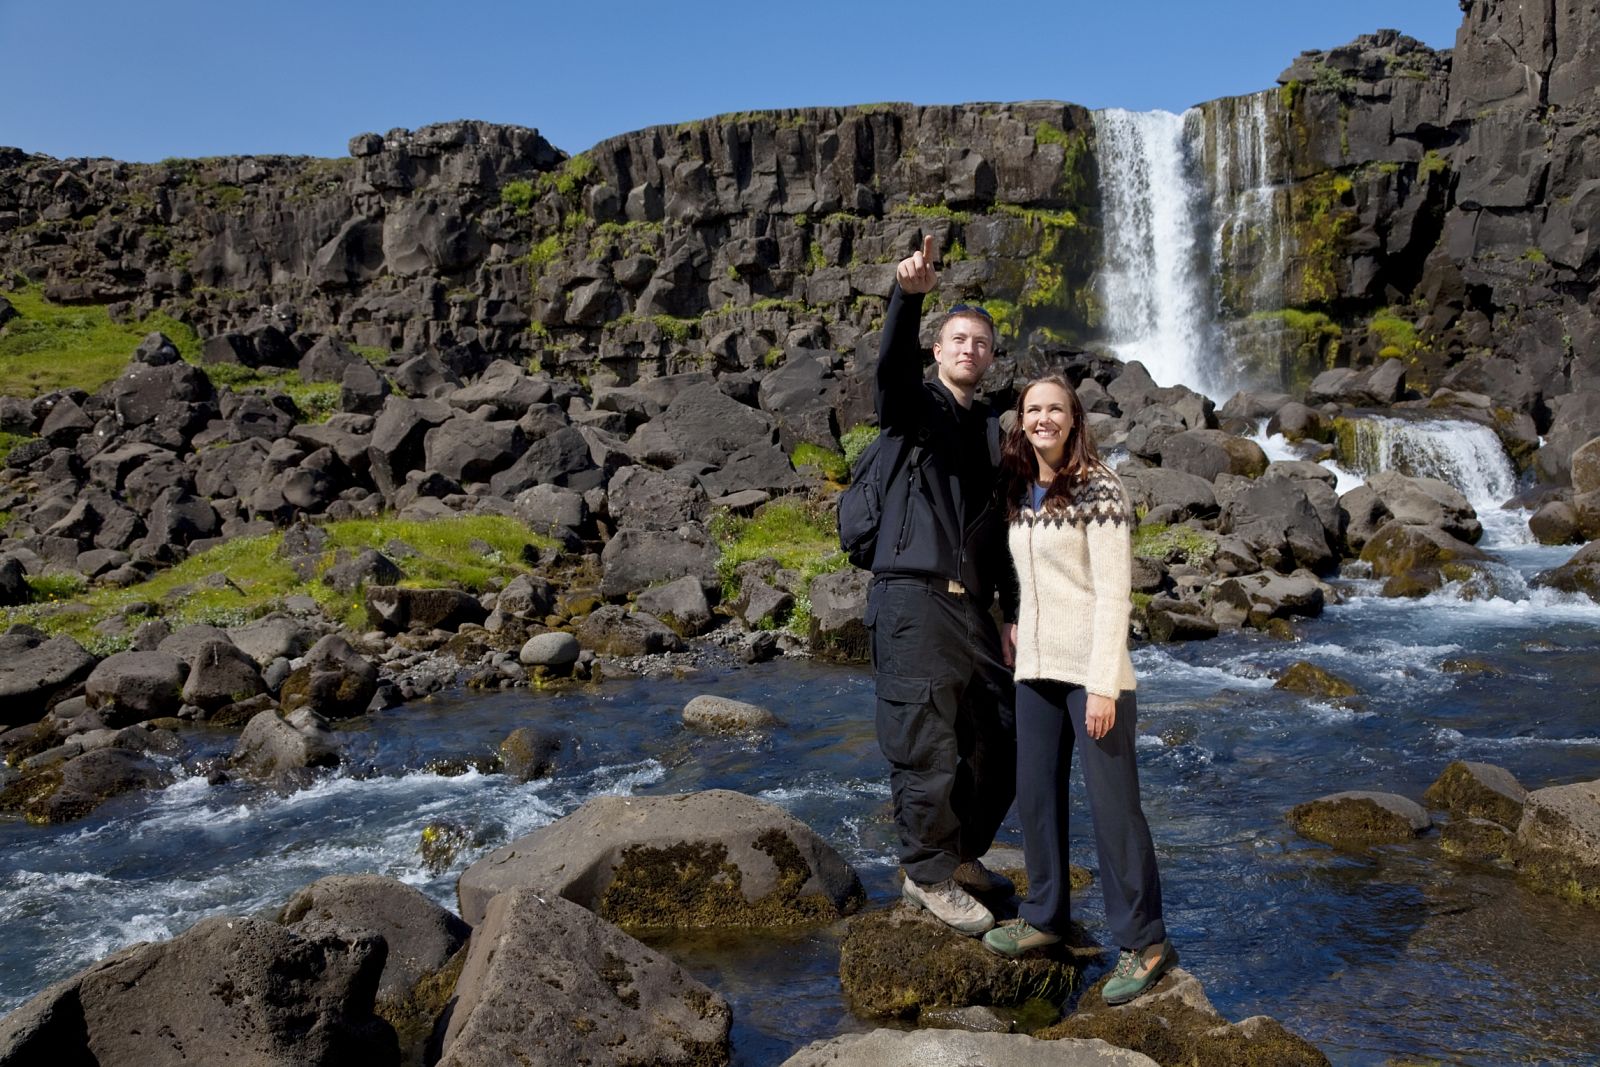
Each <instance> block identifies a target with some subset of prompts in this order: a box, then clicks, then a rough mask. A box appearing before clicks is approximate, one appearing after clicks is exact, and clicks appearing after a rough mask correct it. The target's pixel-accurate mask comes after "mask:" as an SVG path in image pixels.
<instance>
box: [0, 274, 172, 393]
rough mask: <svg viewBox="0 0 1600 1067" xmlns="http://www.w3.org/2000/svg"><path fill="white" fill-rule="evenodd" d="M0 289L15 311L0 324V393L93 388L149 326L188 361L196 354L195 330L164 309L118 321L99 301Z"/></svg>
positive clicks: (117, 369)
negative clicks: (77, 302)
mask: <svg viewBox="0 0 1600 1067" xmlns="http://www.w3.org/2000/svg"><path fill="white" fill-rule="evenodd" d="M3 295H4V296H5V298H6V300H8V301H10V303H11V306H12V307H14V308H16V310H17V315H18V317H17V318H15V319H13V320H11V321H10V322H9V323H7V324H6V325H5V327H4V328H3V329H0V396H21V397H29V396H38V395H40V394H41V393H48V392H50V391H51V390H53V389H82V390H84V391H86V392H90V393H92V392H94V391H95V390H97V389H99V388H100V387H101V386H102V385H104V384H106V383H107V382H109V381H112V380H114V379H115V378H116V377H117V376H118V375H120V374H121V373H122V371H123V368H125V367H126V366H127V365H128V359H129V357H131V356H132V355H133V350H134V349H136V348H138V347H139V342H140V341H142V340H144V336H145V334H147V333H150V332H151V331H152V330H159V331H161V332H162V333H164V334H166V335H167V336H168V337H169V338H171V339H172V343H173V344H175V345H177V346H178V351H179V352H180V353H182V355H183V356H184V358H185V359H187V360H189V361H190V362H191V363H193V362H195V361H196V360H197V359H198V358H199V354H200V342H199V339H198V338H196V336H195V332H194V331H193V330H192V329H190V328H189V327H188V326H186V325H184V324H183V323H181V322H179V321H178V320H177V319H174V318H172V317H171V316H169V315H164V314H161V313H159V312H158V313H156V314H154V315H150V316H147V317H146V318H143V319H140V320H139V321H138V322H121V323H119V322H112V321H111V315H110V312H108V311H107V310H106V309H105V308H104V307H100V306H95V305H83V306H67V305H62V304H54V303H51V302H50V301H48V300H46V299H45V298H44V294H43V293H42V292H40V290H39V289H38V288H37V287H34V286H29V287H28V288H25V289H20V290H17V291H14V292H7V293H5V294H3Z"/></svg>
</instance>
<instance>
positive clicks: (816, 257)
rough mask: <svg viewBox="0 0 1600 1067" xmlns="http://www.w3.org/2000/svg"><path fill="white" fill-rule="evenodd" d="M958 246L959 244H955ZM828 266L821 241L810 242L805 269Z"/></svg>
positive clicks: (819, 268) (814, 269)
mask: <svg viewBox="0 0 1600 1067" xmlns="http://www.w3.org/2000/svg"><path fill="white" fill-rule="evenodd" d="M957 243H958V244H959V243H960V242H957ZM827 265H828V254H827V253H826V252H824V251H823V250H822V242H821V241H812V242H811V244H810V247H808V248H807V249H806V269H807V270H809V271H819V270H822V269H823V268H824V267H826V266H827Z"/></svg>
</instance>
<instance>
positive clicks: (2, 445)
mask: <svg viewBox="0 0 1600 1067" xmlns="http://www.w3.org/2000/svg"><path fill="white" fill-rule="evenodd" d="M31 440H33V438H32V437H30V436H28V435H27V434H24V433H0V463H4V462H5V461H6V457H7V456H9V455H11V450H12V449H13V448H16V447H17V446H18V445H20V444H22V443H24V442H26V441H31Z"/></svg>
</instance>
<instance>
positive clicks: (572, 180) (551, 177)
mask: <svg viewBox="0 0 1600 1067" xmlns="http://www.w3.org/2000/svg"><path fill="white" fill-rule="evenodd" d="M593 174H594V160H592V159H590V158H589V157H588V156H573V157H572V158H571V159H569V160H567V161H566V162H565V163H563V164H561V166H559V167H557V168H556V169H555V170H551V171H546V172H545V173H543V174H541V175H539V183H538V186H537V192H538V195H539V196H544V195H545V194H546V193H549V192H551V191H554V192H556V193H559V194H560V195H561V197H562V198H563V199H566V200H571V199H572V198H573V197H574V196H575V195H576V194H577V192H578V190H579V189H581V188H583V185H584V183H585V182H587V181H588V180H589V178H590V176H591V175H593Z"/></svg>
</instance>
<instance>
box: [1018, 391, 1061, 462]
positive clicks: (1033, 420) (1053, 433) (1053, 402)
mask: <svg viewBox="0 0 1600 1067" xmlns="http://www.w3.org/2000/svg"><path fill="white" fill-rule="evenodd" d="M1021 408H1022V433H1023V435H1024V436H1025V437H1027V439H1028V443H1029V444H1030V445H1032V446H1033V451H1034V454H1035V455H1037V456H1038V457H1039V466H1040V471H1041V472H1043V470H1044V468H1045V466H1047V465H1048V466H1049V467H1051V468H1052V469H1053V468H1055V467H1059V466H1060V465H1061V461H1062V459H1063V457H1064V456H1065V455H1066V451H1067V439H1068V437H1070V436H1071V434H1072V402H1071V401H1070V400H1069V399H1068V397H1067V391H1066V390H1065V389H1063V388H1062V387H1061V386H1059V385H1057V384H1055V383H1054V382H1039V383H1038V384H1037V385H1034V386H1033V387H1031V388H1030V389H1029V390H1028V391H1027V392H1026V393H1024V394H1023V397H1022V403H1021Z"/></svg>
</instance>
